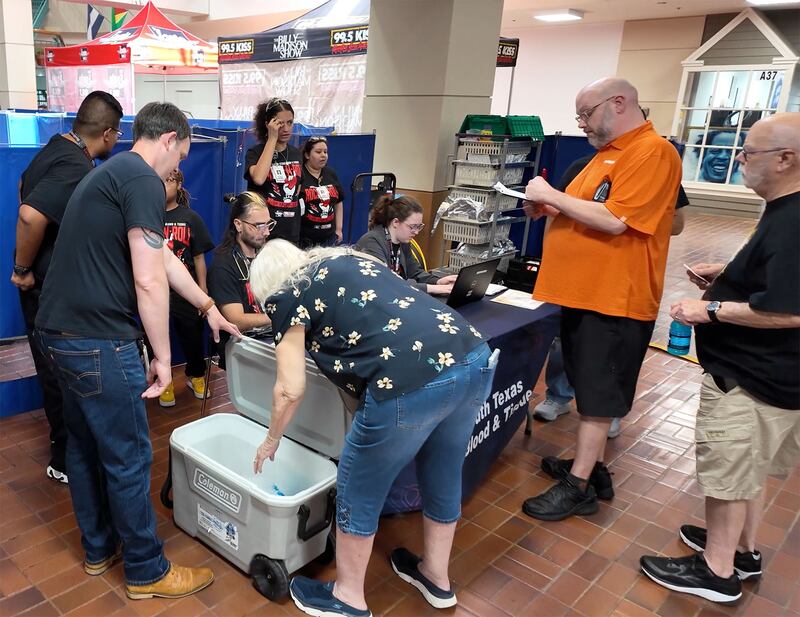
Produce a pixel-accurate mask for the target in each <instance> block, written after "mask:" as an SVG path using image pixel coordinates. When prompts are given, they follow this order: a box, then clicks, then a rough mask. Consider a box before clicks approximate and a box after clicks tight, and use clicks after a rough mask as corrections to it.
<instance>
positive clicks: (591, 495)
mask: <svg viewBox="0 0 800 617" xmlns="http://www.w3.org/2000/svg"><path fill="white" fill-rule="evenodd" d="M597 510H598V505H597V495H595V492H594V488H593V487H592V486H591V485H587V486H586V490H585V491H582V490H581V489H580V488H579V487H578V486H575V485H574V484H573V483H572V482H571V481H570V477H567V478H563V479H562V480H561V481H560V482H559V483H558V484H554V485H553V486H551V487H550V488H549V489H548V490H547V491H545V492H544V493H542V494H541V495H538V496H537V497H531V498H529V499H526V500H525V502H524V503H523V504H522V511H523V512H524V513H525V514H527V515H528V516H530V517H533V518H536V519H539V520H541V521H560V520H563V519H565V518H567V517H569V516H572V515H573V514H594V513H595V512H597Z"/></svg>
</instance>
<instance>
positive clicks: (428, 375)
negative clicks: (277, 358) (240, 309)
mask: <svg viewBox="0 0 800 617" xmlns="http://www.w3.org/2000/svg"><path fill="white" fill-rule="evenodd" d="M309 278H310V284H309V285H302V286H301V287H300V288H299V289H292V288H289V289H287V290H284V291H281V292H279V293H277V294H275V295H273V296H271V297H270V298H268V299H267V300H266V302H265V307H266V310H267V314H268V315H269V316H270V317H271V318H272V328H273V332H274V334H275V342H276V344H280V341H281V339H282V337H283V335H284V334H285V333H286V331H287V330H288V329H289V328H290V327H292V326H294V325H298V324H301V325H303V326H305V329H306V349H307V350H308V352H309V353H310V354H311V357H312V358H313V360H314V362H315V363H316V364H317V366H318V367H319V369H320V371H322V373H323V374H324V375H325V376H326V377H327V378H328V379H330V380H331V381H332V382H333V383H334V384H335V385H336V386H338V387H339V388H341V389H342V390H344V391H345V392H347V393H348V394H350V395H352V396H356V397H360V396H362V395H363V393H364V391H365V389H369V391H370V393H371V394H372V396H373V397H375V399H376V400H379V401H380V400H386V399H390V398H393V397H398V396H401V395H402V394H404V393H406V392H410V391H412V390H416V389H418V388H421V387H423V386H424V385H425V384H427V383H428V382H430V381H431V380H432V379H434V378H435V377H436V376H437V375H439V374H440V373H441V372H442V371H446V370H447V368H448V367H449V366H451V365H452V364H454V363H456V362H460V361H462V360H463V359H464V357H465V356H466V355H467V353H469V352H470V351H471V350H473V349H474V348H475V347H477V346H478V345H480V344H481V342H482V338H481V335H480V333H479V332H478V331H477V330H475V329H474V328H473V327H472V326H471V325H470V324H469V323H467V321H466V320H465V319H464V318H463V317H461V315H459V314H458V313H456V312H455V311H452V310H451V309H450V308H448V307H447V306H446V305H444V304H442V303H441V302H439V301H438V300H436V299H435V298H432V297H431V296H429V295H428V294H426V293H423V292H420V291H418V290H417V289H415V288H414V287H412V286H411V285H409V284H408V283H407V282H406V281H404V280H403V279H401V278H400V277H398V276H397V275H395V274H394V273H392V272H391V271H390V270H389V269H388V268H387V267H386V266H384V265H383V264H379V263H377V262H375V261H372V260H370V259H365V258H361V257H357V256H355V255H344V256H341V257H336V258H331V259H325V260H323V261H322V262H320V263H319V264H317V265H316V266H314V267H313V268H312V270H311V272H310V273H309Z"/></svg>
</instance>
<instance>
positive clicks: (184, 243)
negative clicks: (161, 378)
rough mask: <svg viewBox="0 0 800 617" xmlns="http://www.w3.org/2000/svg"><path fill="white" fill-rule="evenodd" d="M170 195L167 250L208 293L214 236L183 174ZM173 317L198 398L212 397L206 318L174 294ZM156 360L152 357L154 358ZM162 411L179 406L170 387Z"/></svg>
mask: <svg viewBox="0 0 800 617" xmlns="http://www.w3.org/2000/svg"><path fill="white" fill-rule="evenodd" d="M164 186H165V187H166V192H167V209H166V212H165V213H164V239H165V240H166V241H167V246H169V248H170V250H171V251H172V252H173V253H175V256H176V257H177V258H178V259H180V260H181V262H182V263H183V265H184V266H186V269H187V270H189V274H191V275H192V278H193V279H194V280H195V281H196V282H197V284H198V285H199V286H200V289H202V290H203V291H204V292H206V293H208V289H207V287H206V258H205V254H206V253H207V252H208V251H210V250H211V249H213V248H214V242H213V241H212V240H211V234H209V233H208V228H207V227H206V224H205V223H204V222H203V219H202V218H201V217H200V215H199V214H197V212H195V211H194V210H192V209H191V208H190V207H189V201H190V200H191V196H190V195H189V191H187V190H186V189H185V188H184V187H183V173H181V170H180V169H176V170H175V171H173V172H172V173H171V174H170V175H169V176H168V177H167V179H166V180H165V181H164ZM169 315H170V321H171V324H172V327H173V328H174V329H175V335H176V336H177V338H178V342H179V343H180V345H181V348H182V349H183V355H184V356H186V379H187V384H188V386H189V389H190V390H191V391H192V393H193V394H194V395H195V397H197V398H199V399H202V398H203V397H207V396H211V393H210V392H209V391H208V387H207V384H206V382H205V373H206V361H205V353H204V345H203V318H202V317H201V316H200V314H199V313H198V312H197V309H196V308H195V307H194V306H192V305H191V304H189V303H188V302H187V301H186V300H184V299H183V298H181V297H180V296H179V295H178V294H177V293H175V292H174V291H172V290H170V296H169ZM151 357H152V356H151ZM158 404H159V405H161V406H162V407H172V406H174V405H175V390H174V388H173V384H172V383H170V384H169V386H167V389H166V390H164V392H163V393H162V394H161V396H159V397H158Z"/></svg>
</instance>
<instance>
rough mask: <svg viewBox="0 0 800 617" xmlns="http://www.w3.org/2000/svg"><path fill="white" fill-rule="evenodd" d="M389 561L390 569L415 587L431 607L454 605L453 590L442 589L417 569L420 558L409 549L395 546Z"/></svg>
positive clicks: (454, 596) (454, 595)
mask: <svg viewBox="0 0 800 617" xmlns="http://www.w3.org/2000/svg"><path fill="white" fill-rule="evenodd" d="M389 561H391V563H392V570H394V571H395V574H397V576H399V577H400V578H401V579H403V580H404V581H405V582H406V583H409V584H410V585H413V586H414V587H416V588H417V589H418V590H419V592H420V593H421V594H422V597H423V598H425V599H426V600H427V601H428V604H430V605H431V606H432V607H433V608H449V607H451V606H455V605H456V594H454V593H453V590H452V589H449V590H444V589H442V588H441V587H437V586H436V585H434V584H433V583H432V582H431V581H429V580H428V579H427V578H426V577H425V575H424V574H422V573H421V572H420V571H419V567H418V566H419V562H420V561H422V560H421V559H420V558H419V557H417V556H416V555H415V554H414V553H412V552H411V551H409V550H407V549H405V548H396V549H394V550H393V551H392V556H391V558H390V560H389Z"/></svg>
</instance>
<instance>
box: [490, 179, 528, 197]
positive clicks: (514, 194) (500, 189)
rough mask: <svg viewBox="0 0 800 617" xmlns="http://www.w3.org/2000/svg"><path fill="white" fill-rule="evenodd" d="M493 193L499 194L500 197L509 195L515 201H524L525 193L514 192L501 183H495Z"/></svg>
mask: <svg viewBox="0 0 800 617" xmlns="http://www.w3.org/2000/svg"><path fill="white" fill-rule="evenodd" d="M492 188H493V189H494V190H495V191H497V192H498V193H500V194H501V195H510V196H511V197H516V198H517V199H525V193H520V192H519V191H514V190H512V189H510V188H508V187H507V186H506V185H505V184H503V183H502V182H495V184H494V186H493V187H492Z"/></svg>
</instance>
